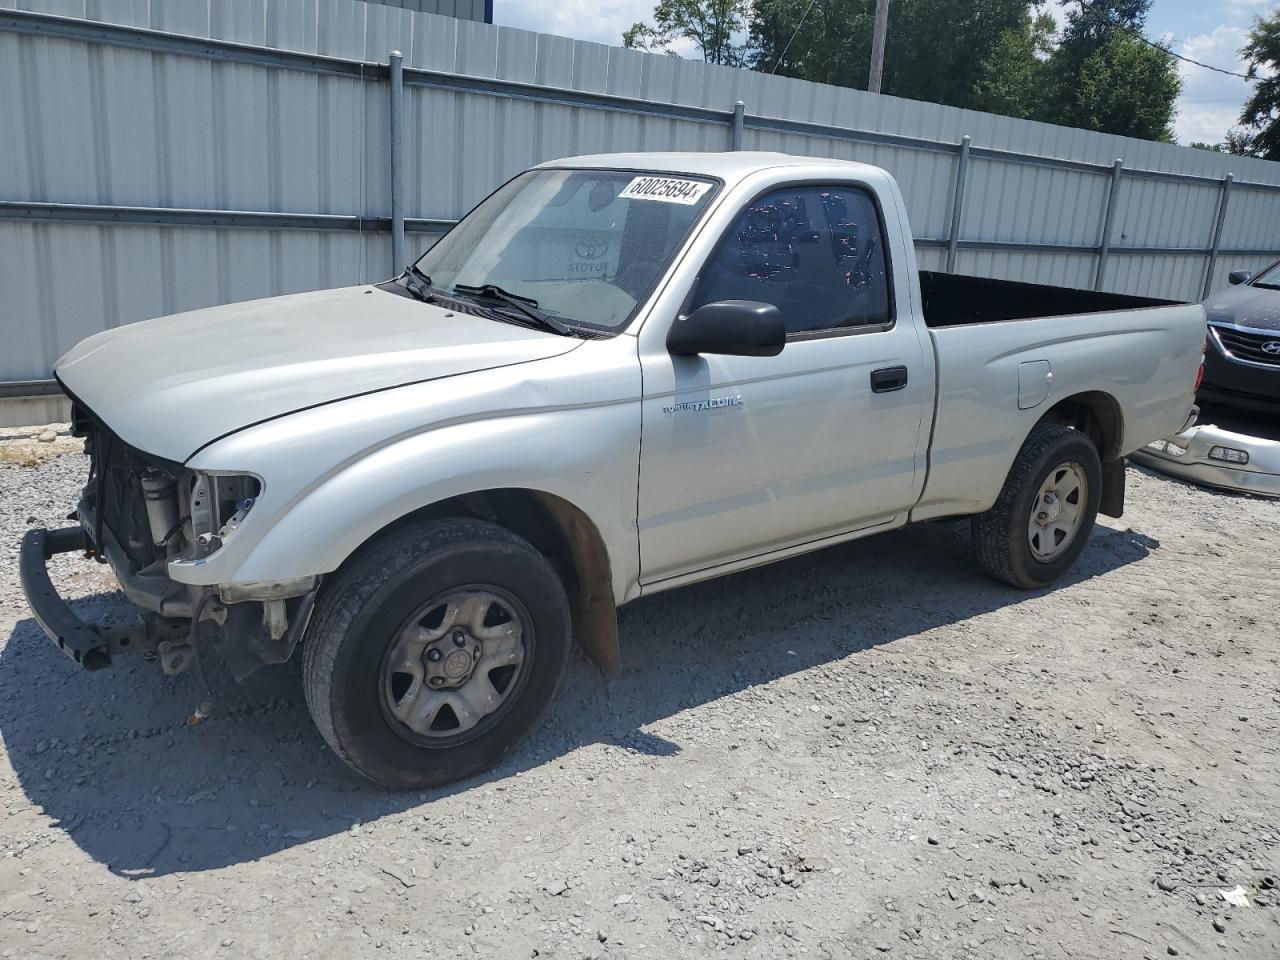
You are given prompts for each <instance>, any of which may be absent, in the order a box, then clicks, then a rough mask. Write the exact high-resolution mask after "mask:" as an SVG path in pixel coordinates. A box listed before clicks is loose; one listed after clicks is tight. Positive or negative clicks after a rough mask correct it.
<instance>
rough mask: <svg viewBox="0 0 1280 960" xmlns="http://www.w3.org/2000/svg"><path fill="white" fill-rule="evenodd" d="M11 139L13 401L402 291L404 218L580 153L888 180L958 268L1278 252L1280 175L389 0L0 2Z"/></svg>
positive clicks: (934, 252)
mask: <svg viewBox="0 0 1280 960" xmlns="http://www.w3.org/2000/svg"><path fill="white" fill-rule="evenodd" d="M18 7H21V8H22V9H18ZM392 50H399V51H403V64H402V68H401V65H400V64H396V65H395V66H394V68H393V66H392V65H390V64H391V61H390V60H389V53H390V51H392ZM393 77H394V78H395V81H396V82H395V83H393V82H392V80H393ZM397 98H399V103H400V104H401V105H402V115H403V123H402V129H401V130H400V131H399V136H398V137H397V138H396V141H397V142H398V143H399V144H400V147H399V149H400V150H401V151H402V152H401V159H402V162H401V163H400V164H399V165H398V172H399V180H400V184H399V186H400V189H399V190H398V191H395V193H396V196H395V200H394V204H393V199H392V194H393V189H392V187H393V184H392V163H391V159H392V147H391V144H392V142H393V136H392V131H391V122H390V121H391V114H392V112H393V111H392V104H393V102H396V101H397ZM0 130H3V131H4V136H0V343H3V345H4V349H3V351H2V352H0V381H4V382H8V383H9V384H10V385H9V386H8V387H0V394H3V393H7V394H8V395H10V396H13V395H16V394H18V393H22V392H26V393H31V392H32V391H33V390H38V389H39V387H38V385H32V384H27V385H25V386H16V385H13V384H14V382H15V381H40V380H42V379H44V378H47V377H48V375H49V370H50V368H51V365H52V363H53V361H54V360H55V359H56V358H57V356H58V355H59V354H60V353H61V352H62V351H64V350H66V349H67V348H68V347H70V346H71V345H72V344H74V343H75V342H76V341H77V340H79V339H81V338H82V337H84V336H86V335H88V334H90V333H92V332H94V331H96V330H100V329H103V328H104V327H109V326H114V325H116V324H120V323H127V322H129V321H132V320H137V319H142V318H145V317H149V316H155V315H159V314H165V313H172V312H175V311H178V310H183V309H191V308H196V307H201V306H206V305H210V304H216V303H223V302H229V301H233V300H242V299H249V298H253V297H261V296H268V295H273V294H279V293H287V292H293V291H301V290H308V289H316V288H321V287H326V286H336V285H341V284H347V283H357V282H361V281H366V280H372V279H378V278H382V277H385V276H387V275H389V274H391V273H392V272H393V268H394V266H395V265H396V264H397V263H399V259H395V260H393V257H392V250H391V238H392V233H393V227H394V226H396V225H397V224H398V223H399V221H401V220H403V222H404V227H405V230H406V231H407V232H408V235H409V236H408V241H407V243H406V251H405V252H406V255H412V254H413V253H415V252H416V251H417V250H419V249H420V248H423V247H425V246H426V245H427V244H428V243H429V242H430V235H432V234H434V235H438V234H439V233H440V232H441V231H443V230H444V229H445V228H446V227H447V226H448V224H449V223H451V222H452V221H453V220H454V219H455V218H457V217H458V216H460V215H461V214H462V213H463V212H465V211H466V210H467V209H468V208H469V207H470V206H471V205H473V204H474V203H475V202H476V201H478V200H479V199H480V198H482V197H483V196H484V195H485V194H486V193H488V192H489V191H490V190H492V189H493V188H494V187H495V186H497V185H498V184H499V183H501V182H502V181H504V180H505V179H507V178H508V177H510V176H511V175H513V174H514V173H516V172H518V171H519V170H521V169H522V168H524V167H526V166H529V165H531V164H534V163H537V162H539V161H541V160H544V159H548V158H552V157H561V156H568V155H573V154H580V153H594V152H603V151H622V150H667V149H676V150H725V149H731V148H741V149H761V150H783V151H787V152H791V153H803V154H815V155H821V156H833V157H842V158H848V159H855V160H862V161H866V162H870V163H875V164H879V165H881V166H884V167H886V168H888V169H889V170H890V171H892V172H893V173H894V175H895V176H896V177H897V178H898V180H899V182H900V183H901V184H902V188H903V192H904V194H905V195H906V197H907V202H908V206H909V209H910V213H911V217H912V223H913V225H914V229H915V231H916V242H917V246H918V248H919V250H920V254H921V260H922V266H924V267H928V268H933V269H939V268H941V269H946V268H950V269H954V270H956V271H959V272H963V273H975V274H990V275H994V276H1002V277H1009V278H1014V279H1025V280H1033V281H1040V282H1046V283H1057V284H1063V285H1068V286H1078V287H1094V286H1096V287H1099V288H1102V289H1108V290H1115V291H1122V292H1131V293H1140V294H1149V295H1154V296H1164V297H1170V298H1183V299H1199V298H1200V297H1201V296H1202V295H1203V294H1204V293H1205V291H1207V290H1208V289H1209V288H1210V287H1213V286H1216V285H1220V283H1221V282H1222V281H1223V278H1224V277H1225V274H1226V271H1228V270H1232V269H1237V268H1256V267H1258V266H1259V265H1261V264H1262V263H1263V262H1265V261H1266V260H1267V259H1268V258H1270V257H1272V256H1274V255H1277V253H1278V252H1280V164H1274V163H1267V162H1264V161H1260V160H1249V159H1241V158H1237V157H1225V156H1220V155H1217V154H1212V153H1208V152H1205V151H1196V150H1189V149H1184V148H1180V147H1173V146H1168V145H1163V144H1155V143H1148V142H1145V141H1138V140H1128V139H1125V138H1120V137H1112V136H1105V135H1101V134H1092V133H1088V132H1084V131H1078V130H1069V129H1065V128H1062V127H1054V126H1051V125H1047V124H1037V123H1030V122H1027V121H1020V120H1012V119H1009V118H1006V117H997V116H993V115H990V114H983V113H975V112H971V111H964V110H957V109H954V108H950V107H943V106H938V105H934V104H925V103H917V102H913V101H905V100H898V99H895V98H892V97H883V96H877V95H873V94H868V93H864V92H861V91H854V90H845V89H841V88H836V87H829V86H824V85H821V84H812V83H806V82H803V81H798V80H789V79H786V78H778V77H770V76H766V75H763V74H760V73H754V72H751V71H745V70H734V69H729V68H723V67H715V66H710V65H707V64H703V63H696V62H691V61H684V60H676V59H673V58H670V57H665V56H658V55H653V54H646V53H639V52H636V51H630V50H624V49H621V48H614V47H606V46H601V45H599V44H591V43H584V42H580V41H573V40H568V39H565V38H561V37H552V36H544V35H539V34H533V33H528V32H525V31H520V30H512V29H509V28H502V27H494V26H491V25H488V24H484V23H475V22H467V21H462V20H457V19H454V18H451V17H443V16H436V15H431V14H423V13H416V12H412V11H410V10H406V9H398V8H395V7H389V6H386V5H383V4H366V3H364V2H361V0H24V2H19V0H0ZM1117 157H1120V158H1123V159H1122V160H1117V159H1115V158H1117ZM247 346H251V345H247ZM122 375H127V371H122Z"/></svg>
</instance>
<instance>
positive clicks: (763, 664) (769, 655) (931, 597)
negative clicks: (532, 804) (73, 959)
mask: <svg viewBox="0 0 1280 960" xmlns="http://www.w3.org/2000/svg"><path fill="white" fill-rule="evenodd" d="M1158 546H1159V544H1158V543H1157V542H1156V541H1154V540H1152V539H1150V538H1148V537H1145V536H1143V535H1142V534H1139V533H1134V532H1132V531H1117V530H1111V529H1108V528H1104V527H1099V528H1098V529H1097V530H1096V532H1095V534H1094V537H1093V540H1092V541H1091V543H1090V545H1089V547H1088V549H1087V550H1086V551H1085V552H1084V554H1083V555H1082V556H1081V558H1080V560H1079V561H1078V563H1077V564H1076V566H1075V568H1074V570H1073V571H1072V572H1071V574H1070V575H1069V576H1068V577H1067V578H1066V579H1065V580H1064V581H1063V582H1062V583H1061V584H1060V585H1059V586H1058V587H1057V588H1055V589H1061V588H1062V587H1066V586H1069V585H1071V584H1074V583H1079V582H1081V581H1083V580H1087V579H1089V578H1093V577H1099V576H1103V575H1105V574H1107V573H1109V572H1111V571H1113V570H1115V569H1117V568H1119V567H1122V566H1124V565H1126V564H1129V563H1133V562H1135V561H1137V560H1140V559H1142V558H1143V557H1145V556H1146V555H1147V554H1148V552H1149V551H1150V550H1151V549H1154V548H1155V547H1158ZM1045 592H1048V591H1045ZM1037 595H1038V594H1036V593H1023V592H1020V591H1016V590H1013V589H1011V588H1008V587H1005V586H1003V585H1001V584H997V583H994V582H992V581H990V580H988V579H986V578H985V577H984V576H983V575H982V574H981V573H980V572H979V571H977V570H976V569H975V567H974V565H973V563H972V561H971V560H970V558H969V553H968V525H967V524H964V523H934V524H927V525H924V526H917V527H910V528H907V529H904V530H900V531H897V532H895V533H891V534H887V535H884V536H880V537H875V538H871V539H869V540H862V541H856V542H853V543H849V544H844V545H842V546H838V547H834V548H831V549H828V550H825V551H822V552H820V553H816V554H811V555H808V556H805V557H800V558H797V559H794V560H790V561H786V562H783V563H779V564H775V565H773V566H770V567H766V568H761V569H758V570H754V571H749V572H746V573H742V574H737V575H735V576H733V577H729V578H726V579H723V580H719V581H713V582H710V583H705V584H699V585H695V586H691V587H686V588H683V589H681V590H677V591H673V592H671V593H667V594H662V595H659V596H655V597H652V598H648V599H644V600H641V601H638V602H636V603H634V604H632V605H630V606H628V607H627V608H625V609H624V610H623V611H622V614H621V627H622V642H623V656H624V661H625V663H626V666H625V669H624V672H623V673H622V675H621V676H619V677H616V678H613V679H610V680H605V679H604V678H603V677H601V676H600V675H599V674H598V673H597V672H596V670H595V668H594V667H592V666H590V665H589V664H587V663H586V662H585V661H584V660H582V659H579V660H578V661H577V662H575V663H574V664H573V665H572V666H571V668H570V672H569V676H568V677H567V678H566V682H565V687H564V690H563V693H562V696H561V699H560V702H559V704H558V706H557V708H556V709H555V711H554V714H553V715H552V716H551V717H550V718H549V720H548V722H547V723H545V724H544V725H543V726H542V727H541V728H540V729H539V730H538V732H537V733H536V734H535V735H534V736H533V737H531V738H530V739H529V740H527V741H525V743H524V744H523V745H522V746H521V747H519V748H518V749H517V751H516V753H515V754H514V755H513V756H512V757H511V758H509V759H508V760H507V761H506V762H504V763H503V764H502V765H501V766H499V767H498V768H497V769H496V770H494V771H493V772H491V773H490V774H488V775H486V776H485V777H482V778H477V779H475V780H471V781H468V782H466V783H463V784H460V785H457V786H455V787H452V788H449V789H447V790H437V791H431V792H430V793H423V794H417V793H414V794H388V793H385V792H383V791H380V790H378V789H377V788H374V787H372V786H370V785H367V784H365V783H364V782H363V781H360V780H359V779H357V778H356V777H355V776H354V775H353V774H351V773H349V772H348V771H347V770H346V769H345V767H343V766H342V765H341V764H340V763H339V762H338V761H337V760H336V759H335V758H334V757H333V756H332V755H331V754H330V752H329V751H328V748H327V747H326V746H325V744H324V743H323V741H322V740H321V738H320V736H319V734H318V733H317V732H316V731H315V728H314V727H313V726H312V724H311V721H310V717H309V715H308V713H307V710H306V706H305V703H304V700H303V696H302V690H301V686H300V681H299V671H298V669H297V666H296V665H294V664H291V665H285V666H283V667H277V668H268V669H264V670H261V671H259V672H258V673H257V674H255V675H254V676H252V677H251V678H249V680H248V681H246V683H245V684H243V685H237V684H236V683H235V682H234V681H233V680H232V679H231V678H230V677H229V676H228V675H227V674H226V673H225V672H224V671H223V670H222V669H221V665H220V664H216V663H214V662H212V658H210V662H209V663H208V664H207V665H208V670H207V671H206V672H207V673H208V675H209V681H210V684H211V685H212V687H213V688H214V695H215V703H216V706H215V712H214V714H213V716H212V717H211V718H210V719H209V720H208V721H206V722H205V723H203V724H201V725H199V726H196V727H193V728H189V727H188V726H187V725H186V717H187V716H188V714H189V713H190V712H191V711H192V710H193V709H194V707H195V705H196V704H197V703H198V702H199V701H200V700H201V699H203V692H202V690H201V688H200V685H199V682H198V680H197V678H196V677H195V676H194V673H193V671H188V672H187V673H186V674H183V675H182V676H179V677H176V678H165V677H163V675H162V674H161V673H160V671H159V669H158V667H157V666H156V665H155V664H150V663H145V662H142V661H141V660H140V659H137V658H122V659H120V660H118V661H117V663H116V664H115V665H114V666H113V667H112V668H111V669H109V670H105V671H100V672H97V673H87V672H84V671H82V670H81V669H80V668H78V667H76V666H75V665H74V664H73V663H71V661H69V660H68V659H67V658H66V657H64V656H63V655H62V654H60V653H59V652H58V651H57V650H56V649H55V648H54V646H53V645H52V644H50V643H49V641H48V640H47V639H46V638H45V637H44V636H43V634H41V633H40V631H39V628H38V627H37V626H36V624H35V623H34V622H33V621H31V620H29V619H27V620H22V621H20V622H18V623H17V625H16V626H15V627H14V629H13V630H12V633H11V635H10V636H9V637H8V640H7V643H6V644H5V646H4V647H3V650H2V651H0V735H2V736H3V739H4V743H5V746H6V749H7V751H8V756H9V761H10V763H11V764H12V766H13V769H14V771H15V773H16V775H17V777H18V780H19V781H20V783H21V786H22V788H23V790H24V791H25V792H26V794H27V796H28V798H29V799H30V801H31V803H33V804H37V805H38V806H39V808H41V809H42V811H43V815H44V817H47V818H51V819H52V820H53V821H54V824H55V826H54V827H53V828H52V829H54V830H61V831H65V833H66V835H67V836H69V837H70V838H71V839H72V840H73V841H74V842H75V843H76V844H78V845H79V846H80V848H81V849H82V850H84V852H85V853H87V854H88V855H89V856H90V857H92V858H93V859H95V860H97V861H99V862H100V863H102V864H104V865H106V866H107V867H108V868H109V869H110V870H111V871H112V872H114V873H116V874H117V875H120V876H125V877H145V876H157V875H163V874H168V873H174V872H190V871H202V870H212V869H217V868H220V867H224V866H228V865H231V864H235V863H240V862H245V861H250V860H256V859H260V858H262V857H266V856H268V855H271V854H275V853H277V852H279V851H281V850H283V849H286V848H288V847H292V846H295V845H297V844H301V843H307V842H310V841H312V840H317V839H321V838H324V837H326V836H331V835H334V834H337V833H341V832H342V831H345V830H349V829H350V828H351V827H352V826H353V825H354V824H357V823H365V822H368V821H373V820H377V819H379V818H382V817H385V816H388V815H393V814H400V813H403V812H405V811H408V810H411V809H414V808H417V807H421V808H422V810H423V812H424V813H427V812H429V811H430V806H431V802H432V801H434V800H437V799H439V798H441V797H444V796H449V795H452V794H458V793H465V792H467V791H469V790H473V789H475V788H476V787H477V786H478V785H480V784H482V783H488V782H493V781H502V780H505V779H506V778H509V777H512V776H514V775H516V774H518V773H521V772H523V771H528V770H533V769H535V768H537V767H539V766H542V765H544V764H547V763H548V762H552V761H554V760H556V759H557V758H560V757H563V756H564V755H566V754H567V753H569V752H571V751H573V750H576V749H578V748H579V747H583V746H587V745H592V744H599V743H602V742H603V743H608V744H612V745H614V746H616V747H618V748H621V749H625V750H628V751H634V752H636V753H640V754H645V755H649V756H656V757H662V756H670V755H673V754H675V753H677V752H679V750H680V745H679V744H678V743H673V742H671V741H669V740H665V739H663V738H662V737H659V736H657V735H654V734H652V733H649V732H646V730H645V727H646V726H647V725H649V724H651V723H653V722H655V721H658V720H661V719H663V718H666V717H669V716H672V715H674V714H676V713H678V712H680V711H682V710H686V709H688V708H690V707H693V706H696V705H698V704H702V703H706V702H709V701H713V700H715V699H718V698H720V697H723V696H725V695H727V694H731V693H734V692H736V691H739V690H743V689H745V688H748V687H750V686H753V685H756V684H761V683H767V682H769V681H772V680H775V679H777V678H780V677H783V676H786V675H788V674H792V673H795V672H797V671H801V670H805V669H807V668H810V667H813V666H815V665H818V664H824V663H829V662H833V661H838V660H842V659H845V658H849V657H857V656H858V655H859V654H860V653H861V652H863V651H866V650H869V649H871V648H873V647H876V646H879V645H882V644H889V643H893V642H894V641H896V640H899V639H901V638H903V637H909V636H912V635H914V634H918V633H920V632H922V631H926V630H929V629H930V628H933V627H937V626H941V625H946V624H954V623H957V622H961V621H964V620H967V619H969V618H971V617H975V616H979V615H981V614H983V613H987V612H990V611H992V610H996V609H998V608H1001V607H1006V606H1010V605H1013V604H1018V603H1021V602H1023V601H1024V600H1026V599H1028V598H1031V597H1035V596H1037ZM122 603H123V601H122V600H121V599H120V598H119V597H117V596H116V595H110V594H98V595H95V596H91V597H87V598H85V599H83V600H80V601H77V604H78V605H79V606H80V608H81V612H82V613H83V614H86V615H88V614H90V613H92V614H93V615H95V616H101V615H102V613H103V612H105V611H107V610H109V609H111V608H112V607H118V606H120V605H121V604H122ZM41 820H42V823H41V828H44V826H45V824H44V823H43V817H42V818H41ZM32 832H38V831H37V829H36V828H32ZM19 855H20V851H19Z"/></svg>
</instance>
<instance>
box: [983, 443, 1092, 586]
mask: <svg viewBox="0 0 1280 960" xmlns="http://www.w3.org/2000/svg"><path fill="white" fill-rule="evenodd" d="M1063 463H1074V464H1077V465H1078V466H1079V467H1081V468H1082V469H1083V471H1084V474H1085V478H1086V480H1087V481H1088V483H1087V486H1088V490H1087V496H1086V498H1085V501H1086V502H1085V505H1084V513H1083V515H1082V518H1081V526H1080V527H1079V529H1078V530H1077V532H1076V534H1075V536H1074V538H1073V539H1072V540H1071V542H1070V543H1069V544H1067V545H1066V547H1065V548H1064V549H1063V551H1062V553H1061V554H1059V555H1058V556H1056V557H1054V558H1053V559H1052V560H1051V561H1048V562H1045V561H1043V560H1041V559H1040V558H1038V557H1036V556H1035V554H1034V552H1033V551H1032V549H1031V543H1030V540H1029V538H1028V531H1027V526H1028V523H1029V521H1030V519H1031V513H1032V510H1033V509H1034V508H1035V503H1034V501H1035V500H1036V497H1037V495H1038V494H1039V492H1040V486H1041V484H1043V483H1044V481H1045V479H1046V478H1047V477H1048V475H1049V472H1050V471H1051V470H1054V469H1055V468H1057V467H1058V465H1060V464H1063ZM1101 497H1102V463H1101V461H1100V460H1099V458H1098V450H1097V448H1096V447H1095V446H1094V445H1093V441H1092V440H1090V439H1089V437H1088V436H1087V435H1086V434H1084V433H1081V432H1080V431H1079V430H1072V429H1071V428H1070V427H1062V426H1056V425H1052V424H1044V425H1041V426H1038V427H1036V428H1035V429H1034V430H1032V431H1031V436H1029V437H1027V440H1026V442H1025V443H1024V444H1023V445H1022V449H1021V450H1020V451H1018V456H1017V459H1015V460H1014V461H1013V466H1012V467H1011V468H1010V469H1009V476H1008V477H1007V478H1006V479H1005V482H1004V486H1003V487H1002V488H1001V490H1000V496H999V497H998V498H997V499H996V502H995V505H994V506H992V508H991V509H990V510H988V511H987V512H986V513H979V514H976V515H975V516H974V517H973V521H972V537H973V551H974V555H975V556H976V558H977V560H978V563H979V564H981V565H982V567H983V568H984V569H985V570H986V571H987V572H988V573H989V574H991V576H993V577H995V578H996V579H997V580H1003V581H1004V582H1005V583H1007V584H1010V585H1011V586H1015V587H1022V588H1023V589H1026V590H1035V589H1038V588H1040V587H1046V586H1048V585H1049V584H1051V583H1053V581H1055V580H1057V579H1058V578H1059V577H1060V576H1062V575H1063V574H1064V573H1066V572H1067V570H1068V569H1070V567H1071V565H1072V564H1073V563H1075V561H1076V558H1077V557H1078V556H1080V551H1082V550H1083V549H1084V548H1085V544H1087V543H1088V542H1089V534H1090V533H1091V532H1092V530H1093V523H1094V520H1095V519H1097V516H1098V503H1099V501H1100V499H1101Z"/></svg>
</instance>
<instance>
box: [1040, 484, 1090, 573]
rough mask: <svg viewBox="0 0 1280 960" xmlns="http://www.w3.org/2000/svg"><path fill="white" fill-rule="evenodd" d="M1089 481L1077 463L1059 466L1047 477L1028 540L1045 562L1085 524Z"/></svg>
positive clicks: (1070, 540) (1053, 558)
mask: <svg viewBox="0 0 1280 960" xmlns="http://www.w3.org/2000/svg"><path fill="white" fill-rule="evenodd" d="M1088 499H1089V481H1088V478H1087V476H1086V474H1085V472H1084V468H1083V467H1081V466H1080V464H1078V463H1060V464H1058V465H1057V466H1056V467H1054V468H1053V469H1052V470H1050V471H1049V473H1048V475H1047V476H1046V477H1045V478H1044V482H1043V483H1042V484H1041V485H1040V490H1039V492H1038V493H1037V494H1036V499H1035V500H1034V501H1033V504H1032V507H1031V517H1030V518H1029V521H1028V523H1027V540H1028V542H1029V543H1030V545H1031V553H1032V555H1033V556H1034V557H1035V558H1036V559H1037V560H1040V561H1042V562H1045V563H1047V562H1049V561H1051V560H1055V559H1057V558H1058V557H1059V556H1061V555H1062V553H1063V552H1064V551H1065V550H1066V549H1067V547H1069V546H1070V545H1071V543H1072V541H1074V540H1075V538H1076V534H1077V533H1079V532H1080V528H1081V526H1083V524H1084V514H1085V504H1086V503H1087V501H1088Z"/></svg>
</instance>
